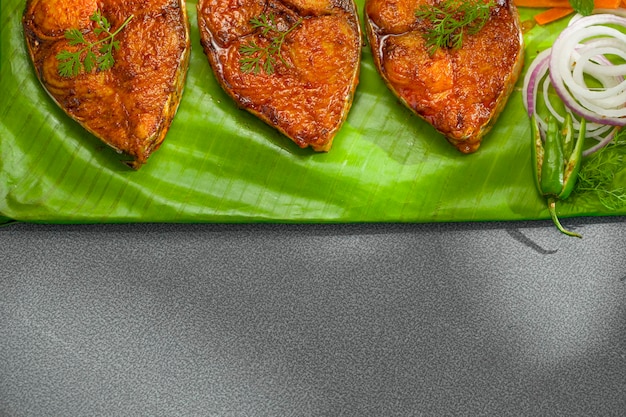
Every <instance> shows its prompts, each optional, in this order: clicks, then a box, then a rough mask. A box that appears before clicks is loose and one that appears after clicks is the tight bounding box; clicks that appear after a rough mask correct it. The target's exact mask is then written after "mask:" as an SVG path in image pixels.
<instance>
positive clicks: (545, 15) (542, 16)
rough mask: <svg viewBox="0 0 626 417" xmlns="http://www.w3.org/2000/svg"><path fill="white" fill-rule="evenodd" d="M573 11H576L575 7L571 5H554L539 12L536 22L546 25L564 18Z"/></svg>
mask: <svg viewBox="0 0 626 417" xmlns="http://www.w3.org/2000/svg"><path fill="white" fill-rule="evenodd" d="M572 13H574V9H571V8H569V7H552V8H551V9H547V10H545V11H543V12H540V13H537V14H536V15H535V22H537V23H538V24H540V25H545V24H548V23H551V22H554V21H556V20H559V19H562V18H564V17H565V16H569V15H570V14H572Z"/></svg>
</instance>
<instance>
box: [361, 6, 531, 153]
mask: <svg viewBox="0 0 626 417" xmlns="http://www.w3.org/2000/svg"><path fill="white" fill-rule="evenodd" d="M485 2H486V3H487V1H485ZM438 3H439V1H438V0H367V1H366V3H365V15H366V31H367V37H368V41H369V43H370V45H371V48H372V54H373V56H374V62H375V64H376V67H377V68H378V71H379V73H380V74H381V76H382V78H383V79H384V81H385V83H386V84H387V86H388V87H389V88H390V89H391V90H392V91H393V93H394V94H395V95H396V96H398V97H399V98H400V99H401V101H402V102H403V103H404V104H406V105H407V106H408V107H409V108H410V109H412V110H413V111H414V112H415V113H416V114H417V115H419V116H420V117H422V118H423V119H424V120H426V121H427V122H428V123H430V124H431V125H432V126H433V127H435V129H437V130H438V131H439V132H441V133H442V134H443V135H444V136H445V137H446V138H447V139H448V141H449V142H450V143H452V144H453V145H454V146H455V147H456V148H458V149H459V150H460V151H461V152H463V153H471V152H474V151H476V150H477V149H478V147H479V146H480V143H481V140H482V138H483V137H484V135H485V134H486V133H487V132H488V131H489V129H490V128H491V127H492V125H493V124H494V123H495V121H496V119H497V117H498V115H499V114H500V112H501V111H502V109H503V108H504V106H505V104H506V101H507V99H508V97H509V95H510V93H511V91H512V90H513V87H514V86H515V83H516V81H517V79H518V77H519V74H520V72H521V70H522V66H523V57H524V53H523V51H524V44H523V38H522V30H521V26H520V22H519V15H518V13H517V9H516V8H515V5H514V4H513V1H512V0H497V1H496V3H495V7H493V8H492V9H491V11H490V16H489V20H488V21H487V22H486V24H485V26H484V27H483V28H482V29H481V30H480V31H479V32H478V33H477V34H474V35H471V34H466V35H465V39H464V42H463V45H462V47H461V48H460V49H454V48H443V49H442V48H440V49H438V50H437V51H436V52H435V53H434V55H432V56H431V54H430V51H429V49H428V46H427V45H426V41H425V40H424V36H423V34H424V32H425V30H426V26H425V25H426V24H427V23H425V22H424V21H423V20H419V19H417V17H416V14H415V12H416V10H417V9H418V8H419V7H420V5H422V4H428V5H433V4H438Z"/></svg>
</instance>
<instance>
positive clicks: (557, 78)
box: [523, 11, 626, 154]
mask: <svg viewBox="0 0 626 417" xmlns="http://www.w3.org/2000/svg"><path fill="white" fill-rule="evenodd" d="M608 25H611V26H608ZM615 27H621V28H626V11H624V13H623V17H620V16H616V15H615V14H613V13H610V14H609V13H600V14H594V15H592V16H585V17H583V16H581V15H576V16H574V17H573V18H572V20H571V21H570V23H569V25H568V27H567V28H566V29H565V30H563V32H561V34H560V35H559V37H558V38H557V39H556V41H555V42H554V44H553V46H552V48H550V49H547V50H544V51H542V52H540V53H539V54H538V55H537V57H536V58H535V59H534V60H533V61H532V62H531V64H530V66H529V68H528V70H527V72H526V76H525V78H524V83H523V92H524V107H525V108H526V111H527V113H528V115H529V116H533V115H534V116H535V117H536V118H537V121H538V123H539V125H540V128H541V130H542V133H543V132H545V129H546V122H545V120H543V118H541V117H540V116H539V115H538V114H537V100H538V97H541V99H542V100H543V102H544V103H545V105H546V108H547V110H548V111H549V113H550V114H551V115H552V116H553V117H555V118H556V119H557V120H559V121H560V122H562V121H563V120H564V114H560V113H559V112H558V111H557V110H556V108H555V107H554V106H553V104H552V103H551V102H550V96H551V94H550V92H551V91H552V90H554V91H555V92H556V93H557V96H558V97H559V99H560V100H561V101H562V102H563V103H564V104H565V111H566V112H568V113H570V114H571V115H572V116H573V119H574V127H575V128H576V129H578V128H579V126H580V122H579V120H580V119H582V118H584V119H585V120H586V121H587V129H586V136H587V137H589V138H595V139H596V140H597V141H598V143H597V144H596V145H593V146H592V147H590V148H589V149H587V150H586V151H585V152H584V154H589V153H592V152H595V151H596V150H597V149H600V148H601V147H603V146H605V145H606V144H607V143H609V142H610V141H611V140H612V139H613V137H614V135H615V133H616V132H617V131H618V130H619V128H620V127H621V126H625V125H626V63H623V62H622V63H619V64H614V63H613V62H612V61H611V59H610V57H617V58H619V59H621V60H623V61H624V62H626V34H624V33H622V32H620V31H619V30H617V29H615ZM589 78H593V79H594V82H595V83H598V86H597V87H590V86H589V85H588V84H587V81H588V80H589Z"/></svg>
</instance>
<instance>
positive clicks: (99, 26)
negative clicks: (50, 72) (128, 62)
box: [56, 10, 133, 78]
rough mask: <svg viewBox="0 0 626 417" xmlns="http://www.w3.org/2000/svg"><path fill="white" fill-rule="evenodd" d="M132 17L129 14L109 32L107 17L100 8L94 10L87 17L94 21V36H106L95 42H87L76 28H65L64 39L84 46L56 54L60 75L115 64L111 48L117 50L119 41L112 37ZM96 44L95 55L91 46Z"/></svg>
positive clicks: (69, 74) (109, 67) (68, 76)
mask: <svg viewBox="0 0 626 417" xmlns="http://www.w3.org/2000/svg"><path fill="white" fill-rule="evenodd" d="M132 18H133V15H130V16H129V17H128V18H127V19H126V20H125V21H124V23H122V24H121V25H120V27H119V28H117V30H115V31H114V32H111V24H110V23H109V21H108V20H107V18H106V17H104V16H102V13H101V12H100V10H96V11H95V12H94V14H92V15H91V16H90V17H89V19H90V20H91V21H93V22H95V23H96V27H95V28H94V30H93V33H94V34H96V36H100V35H102V34H105V35H106V36H105V37H103V38H101V39H98V40H97V41H95V42H87V40H86V39H85V36H84V35H83V33H82V32H81V31H80V30H78V29H68V30H66V31H65V39H67V40H68V41H69V44H70V45H71V46H75V45H85V46H84V47H83V48H82V49H80V50H78V51H75V52H70V51H68V50H63V51H61V52H59V53H58V54H57V56H56V58H57V60H58V61H59V67H58V70H59V74H60V75H61V76H62V77H67V78H72V77H76V76H77V75H78V74H79V73H80V71H81V69H84V70H85V72H91V71H92V70H93V69H94V68H95V67H96V66H97V67H98V69H99V70H101V71H106V70H108V69H111V68H112V67H113V65H114V64H115V59H114V58H113V50H116V51H117V50H119V49H120V42H119V41H117V40H114V38H115V36H116V35H117V34H118V33H120V31H121V30H122V29H123V28H124V27H125V26H126V25H127V24H128V22H130V20H131V19H132ZM97 45H100V47H99V48H98V52H99V53H100V54H99V55H96V53H95V52H94V51H93V48H94V47H95V46H97Z"/></svg>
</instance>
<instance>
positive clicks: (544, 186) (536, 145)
mask: <svg viewBox="0 0 626 417" xmlns="http://www.w3.org/2000/svg"><path fill="white" fill-rule="evenodd" d="M531 122H532V135H531V136H532V146H531V153H532V161H533V170H534V174H535V184H536V185H537V189H538V190H539V192H540V193H541V194H542V195H543V196H545V197H546V198H547V201H548V211H549V212H550V217H551V218H552V221H553V222H554V224H555V226H556V227H557V229H559V230H560V231H561V232H562V233H565V234H566V235H568V236H575V237H582V236H580V235H579V234H578V233H574V232H570V231H569V230H566V229H565V228H564V227H563V226H562V225H561V223H560V222H559V219H558V217H557V214H556V202H557V200H564V199H566V198H567V197H569V195H570V194H571V193H572V190H573V189H574V185H576V179H577V177H578V171H579V170H580V164H581V160H582V152H583V142H584V141H585V129H586V123H585V120H584V119H582V120H581V122H580V129H579V134H578V137H576V139H574V125H573V121H572V117H571V115H569V114H567V115H566V117H565V120H564V122H563V125H562V126H559V123H558V121H557V120H556V119H555V118H553V117H549V118H548V119H547V124H548V128H547V131H546V136H545V140H542V138H541V132H540V129H539V124H538V123H537V118H536V117H535V116H533V117H532V118H531Z"/></svg>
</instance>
